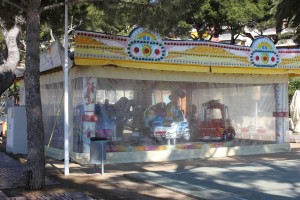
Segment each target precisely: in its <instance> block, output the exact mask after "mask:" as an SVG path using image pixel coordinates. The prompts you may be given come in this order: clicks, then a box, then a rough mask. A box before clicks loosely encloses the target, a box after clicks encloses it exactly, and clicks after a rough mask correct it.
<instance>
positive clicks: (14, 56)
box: [0, 25, 20, 95]
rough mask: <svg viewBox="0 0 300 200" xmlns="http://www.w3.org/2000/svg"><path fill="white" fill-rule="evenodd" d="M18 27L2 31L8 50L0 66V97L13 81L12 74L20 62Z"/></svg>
mask: <svg viewBox="0 0 300 200" xmlns="http://www.w3.org/2000/svg"><path fill="white" fill-rule="evenodd" d="M19 32H20V27H19V26H18V25H15V26H14V27H13V28H12V29H10V30H9V31H6V30H3V35H4V37H5V42H6V46H7V50H8V57H7V59H6V61H4V63H3V64H2V65H0V95H2V94H3V93H4V92H5V91H6V90H7V89H8V88H9V87H10V86H11V85H12V84H13V83H14V81H15V79H16V75H15V73H14V71H15V69H16V67H17V64H18V62H19V60H20V53H19V48H18V46H17V36H18V34H19Z"/></svg>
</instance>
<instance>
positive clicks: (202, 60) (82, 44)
mask: <svg viewBox="0 0 300 200" xmlns="http://www.w3.org/2000/svg"><path fill="white" fill-rule="evenodd" d="M75 45H76V48H75V63H76V64H79V65H91V64H92V65H96V64H99V65H100V64H101V62H103V60H113V61H118V60H120V61H129V62H142V63H150V64H151V63H157V64H160V63H161V64H182V65H185V66H188V65H194V66H195V65H196V66H197V65H198V66H211V67H218V66H220V67H222V66H223V67H224V66H225V67H251V68H253V67H258V68H298V62H299V61H300V58H299V56H300V51H298V50H280V51H278V50H277V49H276V47H275V45H274V44H273V43H272V41H271V40H270V39H268V38H258V39H256V40H254V41H253V43H252V45H251V47H244V46H236V45H227V44H221V43H214V42H205V41H181V40H162V39H161V37H160V36H159V35H158V34H157V33H154V32H151V31H148V30H145V29H143V28H136V29H134V30H133V31H132V32H131V34H130V35H129V37H124V36H114V35H106V34H101V33H95V32H87V31H77V32H76V37H75ZM98 61H99V63H98ZM142 66H143V65H141V68H143V67H142Z"/></svg>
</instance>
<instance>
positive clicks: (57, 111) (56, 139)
mask: <svg viewBox="0 0 300 200" xmlns="http://www.w3.org/2000/svg"><path fill="white" fill-rule="evenodd" d="M41 97H42V109H43V122H44V131H45V137H44V139H45V145H46V146H50V147H53V148H58V149H63V148H64V112H63V110H64V108H63V106H64V105H63V101H62V100H63V82H59V83H52V84H46V85H41Z"/></svg>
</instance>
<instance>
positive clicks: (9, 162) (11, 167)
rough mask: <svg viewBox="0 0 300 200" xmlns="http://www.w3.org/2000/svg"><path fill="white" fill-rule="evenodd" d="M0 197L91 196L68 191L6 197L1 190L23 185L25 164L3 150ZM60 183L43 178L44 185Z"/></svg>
mask: <svg viewBox="0 0 300 200" xmlns="http://www.w3.org/2000/svg"><path fill="white" fill-rule="evenodd" d="M0 160H1V162H0V199H1V200H2V199H3V200H4V199H5V200H36V199H40V200H51V199H55V200H67V199H68V200H70V199H78V200H79V199H82V200H91V199H94V198H92V197H89V196H87V195H86V194H84V193H81V192H70V193H60V194H48V195H36V196H26V197H25V196H22V197H8V196H6V195H5V194H4V193H3V192H2V191H1V190H4V189H12V188H19V187H24V186H25V185H24V181H22V180H24V178H25V175H24V172H25V170H26V166H24V165H22V164H21V163H20V162H18V161H16V160H14V159H13V158H11V157H9V156H8V155H6V154H5V153H3V152H0ZM56 184H60V183H59V182H57V181H54V180H50V179H49V178H48V177H46V178H45V185H47V186H49V185H56Z"/></svg>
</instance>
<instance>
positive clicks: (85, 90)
mask: <svg viewBox="0 0 300 200" xmlns="http://www.w3.org/2000/svg"><path fill="white" fill-rule="evenodd" d="M274 87H275V84H260V85H256V84H233V83H226V84H221V83H193V82H191V83H190V82H172V81H143V80H125V79H113V78H76V79H74V80H73V81H72V89H73V151H74V152H78V153H82V152H83V153H88V152H89V148H90V138H91V137H102V138H106V139H107V140H108V141H109V145H108V149H107V151H111V152H118V151H134V150H138V151H140V150H149V149H150V150H160V149H164V148H167V147H164V146H169V145H175V144H176V145H183V146H182V147H181V148H197V145H198V144H202V143H212V144H216V145H224V146H228V145H229V146H238V145H253V144H257V143H259V144H265V143H275V142H276V130H275V128H276V126H275V117H273V112H275V110H276V109H275V101H276V99H275V89H274ZM48 93H49V92H48ZM48 99H49V100H50V98H48ZM56 100H58V99H56ZM57 104H58V103H57ZM57 104H56V105H57ZM53 105H55V104H53ZM54 110H56V109H54V108H53V111H54ZM53 111H52V115H54V112H53ZM46 113H51V112H46ZM52 121H53V120H52ZM48 122H50V121H48ZM46 123H47V122H46ZM58 125H59V124H57V126H58ZM62 128H63V126H62ZM53 144H54V143H53ZM184 145H185V146H184Z"/></svg>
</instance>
